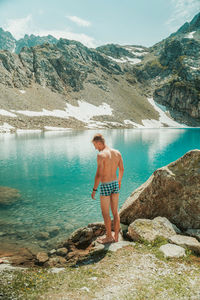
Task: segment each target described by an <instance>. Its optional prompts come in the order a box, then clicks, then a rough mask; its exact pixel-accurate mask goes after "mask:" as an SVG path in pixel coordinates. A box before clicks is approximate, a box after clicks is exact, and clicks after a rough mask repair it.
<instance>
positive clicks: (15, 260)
mask: <svg viewBox="0 0 200 300" xmlns="http://www.w3.org/2000/svg"><path fill="white" fill-rule="evenodd" d="M10 262H11V263H12V264H14V265H32V264H34V262H35V255H34V254H33V253H32V252H31V251H30V250H29V249H27V248H21V249H19V250H18V251H17V253H16V254H14V255H12V256H11V257H10Z"/></svg>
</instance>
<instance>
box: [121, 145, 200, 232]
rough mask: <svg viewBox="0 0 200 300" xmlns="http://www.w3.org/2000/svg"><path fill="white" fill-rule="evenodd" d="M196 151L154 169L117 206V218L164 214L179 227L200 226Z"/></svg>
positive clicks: (129, 220) (199, 167)
mask: <svg viewBox="0 0 200 300" xmlns="http://www.w3.org/2000/svg"><path fill="white" fill-rule="evenodd" d="M199 170H200V150H192V151H189V152H187V153H186V154H185V155H184V156H182V157H181V158H179V159H178V160H176V161H175V162H172V163H170V164H169V165H167V166H165V167H162V168H160V169H157V170H156V171H155V172H154V173H153V175H151V177H150V178H149V179H148V180H147V181H146V182H145V183H144V184H143V185H141V186H140V187H139V188H138V189H136V190H135V191H133V193H132V194H131V196H130V197H129V198H128V199H127V200H126V201H125V203H124V204H123V206H122V208H121V209H120V221H121V223H124V224H128V225H129V224H131V223H132V222H133V221H134V220H136V219H141V218H147V219H152V218H155V217H156V216H161V217H166V218H167V219H168V220H169V221H170V222H171V223H173V224H175V225H176V226H177V227H179V228H180V229H181V230H183V229H188V228H192V229H199V228H200V218H199V216H200V201H199V200H200V198H199V195H200V172H199Z"/></svg>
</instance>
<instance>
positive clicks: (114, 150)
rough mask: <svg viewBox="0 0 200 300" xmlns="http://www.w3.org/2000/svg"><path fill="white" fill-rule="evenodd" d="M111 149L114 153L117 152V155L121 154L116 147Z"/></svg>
mask: <svg viewBox="0 0 200 300" xmlns="http://www.w3.org/2000/svg"><path fill="white" fill-rule="evenodd" d="M111 151H113V152H114V153H115V154H117V155H120V156H121V153H120V152H119V150H117V149H111Z"/></svg>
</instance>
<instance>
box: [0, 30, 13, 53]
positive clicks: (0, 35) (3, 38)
mask: <svg viewBox="0 0 200 300" xmlns="http://www.w3.org/2000/svg"><path fill="white" fill-rule="evenodd" d="M15 46H16V40H15V38H14V37H13V36H12V34H11V33H10V32H9V31H4V30H3V29H2V28H0V49H4V50H8V51H10V52H14V50H15Z"/></svg>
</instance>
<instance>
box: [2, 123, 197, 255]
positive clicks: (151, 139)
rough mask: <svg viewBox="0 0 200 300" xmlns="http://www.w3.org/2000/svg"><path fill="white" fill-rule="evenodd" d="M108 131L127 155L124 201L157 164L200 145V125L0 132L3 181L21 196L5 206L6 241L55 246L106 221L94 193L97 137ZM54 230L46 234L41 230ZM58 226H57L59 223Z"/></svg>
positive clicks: (6, 243) (13, 244)
mask: <svg viewBox="0 0 200 300" xmlns="http://www.w3.org/2000/svg"><path fill="white" fill-rule="evenodd" d="M97 132H101V133H103V135H104V136H105V139H106V143H107V145H108V146H110V147H113V148H116V149H118V150H119V151H120V152H121V153H122V156H123V160H124V167H125V172H124V177H123V180H122V187H121V193H120V200H119V207H121V206H122V204H123V203H124V201H125V200H126V199H127V197H128V196H129V195H130V194H131V192H132V191H133V190H134V189H136V188H137V187H138V186H140V185H141V184H142V183H144V182H145V181H146V180H147V179H148V178H149V176H150V175H151V174H152V172H154V171H155V170H156V169H157V168H159V167H162V166H164V165H166V164H168V163H170V162H172V161H174V160H176V159H178V158H179V157H180V156H182V155H183V154H185V153H186V152H187V151H189V150H192V149H200V129H168V128H163V129H126V130H121V129H120V130H114V129H113V130H95V131H94V130H84V131H67V132H45V133H37V132H35V133H23V134H22V133H21V134H9V135H0V186H6V187H11V188H15V189H17V190H19V192H20V195H21V197H20V199H19V200H18V201H16V202H15V203H14V204H12V205H9V206H0V216H1V218H0V225H1V228H0V243H1V247H4V248H6V247H7V248H9V247H10V248H12V247H17V246H29V247H31V248H35V249H36V248H52V247H53V245H55V243H58V242H59V241H61V240H63V239H66V238H67V236H69V234H70V233H71V232H72V231H74V230H75V229H77V228H78V227H81V226H85V225H87V224H88V223H91V222H97V221H102V220H103V219H102V216H101V210H100V200H99V192H98V193H97V195H96V200H93V199H92V198H91V191H92V188H93V184H94V176H95V172H96V155H97V151H96V150H95V149H94V147H93V145H92V143H91V139H92V137H93V135H94V134H95V133H97ZM55 226H57V227H56V229H57V231H56V233H55V234H53V235H51V234H50V235H49V236H48V237H45V238H41V232H50V231H52V230H53V229H52V228H54V227H55ZM54 229H55V228H54Z"/></svg>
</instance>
